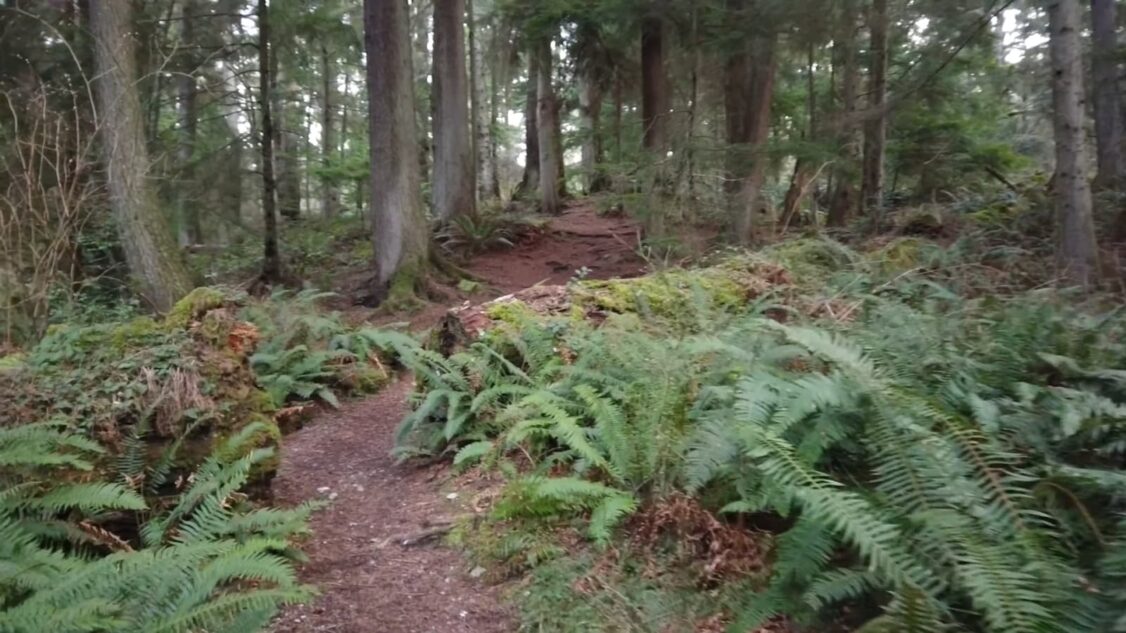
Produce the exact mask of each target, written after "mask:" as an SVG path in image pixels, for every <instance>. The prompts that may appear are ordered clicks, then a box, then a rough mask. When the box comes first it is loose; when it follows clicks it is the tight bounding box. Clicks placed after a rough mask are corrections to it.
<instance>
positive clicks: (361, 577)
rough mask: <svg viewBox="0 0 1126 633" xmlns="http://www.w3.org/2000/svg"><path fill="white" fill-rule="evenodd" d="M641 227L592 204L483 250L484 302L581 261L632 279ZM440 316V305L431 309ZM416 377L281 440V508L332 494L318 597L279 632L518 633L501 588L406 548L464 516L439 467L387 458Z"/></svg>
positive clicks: (316, 547) (455, 560)
mask: <svg viewBox="0 0 1126 633" xmlns="http://www.w3.org/2000/svg"><path fill="white" fill-rule="evenodd" d="M636 235H637V234H636V228H635V226H634V225H632V224H631V223H630V222H629V221H627V220H618V219H610V218H602V217H599V216H597V215H596V214H595V213H594V210H593V208H591V207H590V206H589V205H581V206H576V207H574V208H572V209H569V210H568V212H567V213H565V214H564V215H563V216H561V217H560V218H556V219H555V220H553V222H552V224H551V225H550V226H549V227H548V230H547V231H546V232H545V234H544V235H543V236H542V237H540V238H539V239H538V240H536V241H534V242H532V243H530V244H522V245H520V246H519V247H517V248H515V249H512V250H508V251H501V252H496V253H492V254H488V255H485V256H483V257H481V258H480V259H478V260H477V261H475V262H473V263H472V264H471V265H470V270H472V271H473V272H474V274H476V275H478V276H480V277H481V278H482V279H484V280H485V281H486V285H487V287H488V288H487V290H486V291H485V292H484V293H481V294H479V295H474V297H473V300H484V299H487V298H489V297H488V295H493V296H499V295H500V294H505V293H507V292H512V291H514V290H519V289H522V288H525V287H528V286H531V285H534V284H536V283H540V282H545V283H562V282H565V281H566V280H567V279H569V278H570V277H571V276H572V275H573V274H574V271H575V270H577V269H580V268H583V267H584V266H585V267H586V268H588V269H589V271H590V276H591V277H593V278H609V277H616V276H633V275H636V274H638V273H639V272H640V270H641V265H642V262H641V261H640V260H639V259H637V257H636V256H635V255H634V254H633V253H632V250H631V249H632V248H633V246H634V245H636V240H637V237H636ZM427 312H428V315H430V313H432V314H433V315H434V318H436V317H437V316H440V315H441V313H442V311H441V310H430V311H427ZM410 389H411V385H410V383H409V381H405V380H404V381H400V382H398V383H395V384H394V385H392V386H390V387H388V388H387V389H385V390H384V391H383V392H381V393H380V394H378V395H377V396H375V397H373V398H370V399H367V400H363V401H357V402H351V403H347V404H345V405H344V406H343V407H342V408H341V409H340V410H338V411H335V412H332V413H329V414H324V415H322V416H320V417H319V418H318V419H317V420H315V421H314V422H312V423H311V424H309V425H307V426H306V427H305V428H304V429H302V430H301V431H298V432H297V433H295V434H293V435H291V436H289V437H287V438H286V440H285V444H284V449H283V455H282V464H281V468H280V470H279V473H278V477H277V479H276V480H275V482H274V492H275V496H276V498H277V500H278V501H279V502H280V503H282V504H297V503H300V502H302V501H304V500H307V499H315V498H321V499H327V500H329V503H330V505H329V507H328V508H326V509H325V510H323V511H321V512H319V513H318V514H317V515H316V516H315V517H314V519H313V522H312V528H313V537H312V539H311V540H310V542H309V543H308V544H307V546H306V552H307V554H308V555H309V557H310V562H309V563H308V564H307V565H305V567H304V568H303V570H302V578H303V580H305V581H306V582H308V583H311V584H314V585H316V586H318V587H319V588H320V590H321V595H320V597H318V598H317V599H316V600H315V601H314V602H313V603H311V604H308V605H300V606H296V607H293V608H290V609H287V610H286V611H285V612H284V613H283V614H282V615H281V616H280V617H279V619H278V621H277V622H276V623H275V626H274V628H273V631H274V632H275V633H312V632H320V631H325V632H335V633H504V632H508V631H515V630H516V625H515V620H514V618H513V617H512V614H511V613H510V612H509V611H508V610H507V609H506V608H505V607H504V606H503V603H502V600H501V595H500V594H501V589H500V588H498V587H491V586H488V585H486V584H484V583H483V582H481V581H479V580H477V579H474V578H472V573H471V570H470V569H469V566H468V564H467V563H466V561H465V560H464V559H463V558H462V556H461V554H460V553H459V552H457V551H454V550H451V549H449V548H446V547H444V546H442V544H441V542H440V541H438V540H435V541H434V542H430V543H425V544H421V545H417V546H412V547H402V546H401V545H400V544H399V542H398V539H401V538H403V537H405V536H411V535H417V534H419V533H420V532H422V531H424V530H426V529H427V527H428V526H429V525H432V524H433V523H435V522H438V521H443V520H447V519H449V518H451V517H452V516H454V515H456V514H459V513H461V512H464V510H463V509H462V508H463V507H464V505H465V503H464V502H465V498H464V496H462V497H459V498H455V499H452V500H451V499H449V498H448V495H449V494H450V493H449V491H448V490H446V489H444V488H443V486H444V485H447V484H448V483H449V474H448V471H447V470H446V469H445V468H444V467H442V466H434V467H431V468H427V469H420V468H417V467H414V466H410V465H398V464H396V463H395V460H394V459H393V458H392V457H391V455H390V452H391V449H392V448H393V446H394V431H395V427H396V426H397V425H398V423H399V421H400V420H401V419H402V418H403V416H404V415H405V414H406V413H407V395H408V394H409V393H410Z"/></svg>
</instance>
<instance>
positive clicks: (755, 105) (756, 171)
mask: <svg viewBox="0 0 1126 633" xmlns="http://www.w3.org/2000/svg"><path fill="white" fill-rule="evenodd" d="M777 43H778V39H777V35H775V34H769V35H759V36H756V37H755V38H754V39H753V40H752V42H751V81H750V86H749V87H750V96H749V97H748V99H747V102H748V105H747V112H746V115H747V121H746V123H745V126H746V134H747V142H748V151H749V153H750V159H751V165H750V169H749V171H748V172H747V175H746V177H745V178H744V179H743V183H742V189H741V192H740V197H741V203H742V204H741V205H740V212H739V213H738V215H736V217H735V223H734V224H735V238H736V240H737V241H738V242H739V243H740V244H749V243H751V242H752V241H753V240H754V238H755V236H756V234H757V233H758V232H759V230H760V229H761V228H762V227H764V226H768V225H769V224H770V223H771V220H772V217H773V216H772V214H771V211H770V207H769V204H768V203H767V201H766V197H765V195H764V194H763V186H764V185H765V184H766V168H767V164H768V161H767V156H766V144H767V141H768V140H769V138H770V113H771V106H772V105H773V102H774V80H775V77H776V75H777V59H776V54H775V53H776V48H777Z"/></svg>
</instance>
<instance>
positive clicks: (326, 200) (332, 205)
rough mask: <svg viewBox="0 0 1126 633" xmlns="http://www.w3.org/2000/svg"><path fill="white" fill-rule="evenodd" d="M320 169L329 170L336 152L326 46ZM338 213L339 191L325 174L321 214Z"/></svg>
mask: <svg viewBox="0 0 1126 633" xmlns="http://www.w3.org/2000/svg"><path fill="white" fill-rule="evenodd" d="M321 74H322V75H323V79H324V83H323V85H322V87H321V168H322V169H323V170H325V171H326V172H327V171H328V170H330V169H331V167H332V164H333V162H334V157H335V155H336V151H337V147H336V145H337V143H336V65H335V64H333V63H332V57H331V55H330V54H329V50H328V46H327V45H325V44H322V45H321ZM339 212H340V189H339V188H337V186H336V181H335V180H334V178H333V176H332V174H330V173H326V174H325V175H324V176H322V182H321V213H322V214H323V215H324V216H325V217H326V218H331V217H335V216H336V215H337V214H338V213H339Z"/></svg>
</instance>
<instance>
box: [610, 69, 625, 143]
mask: <svg viewBox="0 0 1126 633" xmlns="http://www.w3.org/2000/svg"><path fill="white" fill-rule="evenodd" d="M622 83H623V82H622V74H621V71H615V72H614V118H613V120H612V121H611V136H613V137H614V162H616V163H620V162H622V111H623V110H625V95H624V93H625V87H624V86H623V85H622Z"/></svg>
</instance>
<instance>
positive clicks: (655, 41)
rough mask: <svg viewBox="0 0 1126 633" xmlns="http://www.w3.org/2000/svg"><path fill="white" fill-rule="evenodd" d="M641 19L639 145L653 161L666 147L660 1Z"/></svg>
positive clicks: (663, 50)
mask: <svg viewBox="0 0 1126 633" xmlns="http://www.w3.org/2000/svg"><path fill="white" fill-rule="evenodd" d="M652 4H653V5H654V6H651V7H650V8H649V13H648V14H647V15H645V16H644V17H642V19H641V125H642V130H643V134H642V144H643V146H644V147H645V149H646V150H648V151H649V152H650V153H651V154H652V155H653V157H655V158H656V159H657V160H661V159H663V158H664V152H665V149H666V142H667V139H666V135H665V128H666V118H667V115H668V109H669V106H668V104H669V94H668V93H669V90H668V79H667V77H666V76H665V45H664V39H665V38H664V30H665V25H664V21H663V20H662V19H661V16H660V14H659V11H660V10H661V6H660V4H661V0H654V2H653V3H652Z"/></svg>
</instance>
